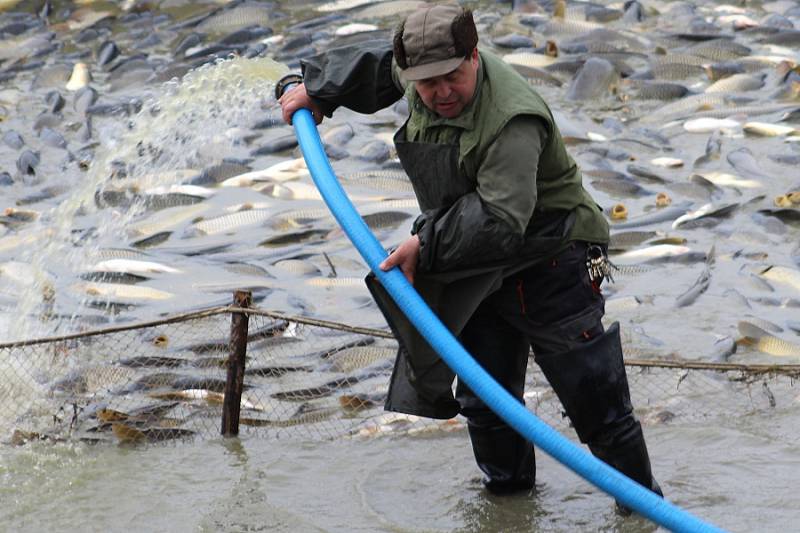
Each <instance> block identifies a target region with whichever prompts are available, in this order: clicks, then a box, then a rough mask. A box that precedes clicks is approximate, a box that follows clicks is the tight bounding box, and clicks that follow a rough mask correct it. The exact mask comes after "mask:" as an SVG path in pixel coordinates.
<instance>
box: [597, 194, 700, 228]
mask: <svg viewBox="0 0 800 533" xmlns="http://www.w3.org/2000/svg"><path fill="white" fill-rule="evenodd" d="M691 205H692V202H690V201H684V202H677V203H673V204H672V205H669V206H667V207H664V208H661V209H658V210H656V211H652V212H650V213H646V214H643V215H640V216H638V217H635V218H631V219H630V220H627V221H625V222H619V223H616V224H613V225H612V226H611V228H612V229H613V230H617V229H623V228H624V229H627V228H635V227H639V226H649V225H650V224H657V223H659V222H664V221H667V220H669V221H672V220H675V219H676V218H678V217H679V216H681V215H683V214H685V213H686V212H687V210H688V209H689V207H691Z"/></svg>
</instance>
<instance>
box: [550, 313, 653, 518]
mask: <svg viewBox="0 0 800 533" xmlns="http://www.w3.org/2000/svg"><path fill="white" fill-rule="evenodd" d="M536 362H537V363H538V364H539V366H540V367H541V369H542V371H543V372H544V375H545V377H547V380H548V381H549V382H550V384H551V385H552V386H553V389H554V390H555V392H556V395H558V398H559V400H561V404H562V405H563V406H564V410H565V411H566V412H567V415H568V416H569V418H570V420H571V421H572V425H573V427H574V428H575V432H576V433H577V434H578V437H579V438H580V440H581V442H583V443H586V444H588V445H589V449H590V450H591V451H592V453H593V454H594V455H595V456H596V457H598V458H599V459H601V460H602V461H604V462H606V463H607V464H609V465H610V466H612V467H614V468H616V469H617V470H619V471H620V472H622V473H623V474H625V475H626V476H628V477H630V478H631V479H633V480H634V481H637V482H638V483H640V484H641V485H643V486H645V487H649V488H650V489H651V490H652V491H653V492H655V493H657V494H658V495H660V496H663V494H661V488H660V487H659V486H658V483H656V482H655V480H654V479H653V476H652V473H651V470H650V457H649V455H648V453H647V446H646V445H645V441H644V435H643V434H642V426H641V425H640V424H639V422H638V421H637V420H636V418H635V417H634V416H633V406H632V405H631V399H630V390H629V389H628V378H627V375H626V373H625V364H624V361H623V358H622V344H621V342H620V336H619V324H618V323H617V322H615V323H613V324H612V325H611V326H610V327H609V328H608V330H607V331H606V332H605V333H603V334H602V335H599V336H598V337H595V338H594V339H591V340H589V341H587V342H585V343H582V344H581V345H580V346H578V347H576V348H574V349H572V350H569V351H567V352H563V353H558V354H551V355H547V356H544V357H537V358H536ZM617 505H618V509H619V510H620V512H621V513H622V514H630V510H629V509H626V508H625V507H624V506H622V505H620V504H619V502H617Z"/></svg>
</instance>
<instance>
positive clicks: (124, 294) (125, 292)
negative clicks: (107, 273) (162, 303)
mask: <svg viewBox="0 0 800 533" xmlns="http://www.w3.org/2000/svg"><path fill="white" fill-rule="evenodd" d="M73 288H74V289H75V290H78V291H80V292H84V293H86V294H88V295H89V296H100V297H102V298H109V299H110V298H113V299H121V300H168V299H170V298H172V297H173V296H174V294H172V293H170V292H167V291H162V290H159V289H154V288H152V287H144V286H137V285H116V284H113V283H83V284H77V285H73Z"/></svg>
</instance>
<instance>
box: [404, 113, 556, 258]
mask: <svg viewBox="0 0 800 533" xmlns="http://www.w3.org/2000/svg"><path fill="white" fill-rule="evenodd" d="M546 140H547V130H546V127H545V124H544V122H542V121H541V119H538V118H536V117H528V116H520V117H515V118H514V119H513V120H511V121H510V122H509V123H508V124H507V125H506V127H505V128H503V130H502V131H501V132H500V135H498V137H497V139H496V140H495V141H494V142H493V143H492V144H491V146H490V147H489V148H488V150H487V152H486V155H485V157H484V160H483V161H482V162H481V164H480V167H479V169H478V186H477V189H476V190H475V191H473V192H470V193H468V194H465V195H464V196H462V197H460V198H459V199H458V200H456V202H455V203H453V205H451V206H450V207H448V208H442V209H435V210H431V211H427V212H424V213H422V214H421V215H420V216H419V218H418V219H417V220H416V221H415V223H414V226H413V228H412V233H416V234H417V235H419V239H420V243H421V248H420V259H419V265H418V268H419V269H420V271H422V272H445V271H450V270H455V269H460V268H465V267H472V266H477V265H480V264H485V263H492V262H494V261H500V260H504V259H507V258H511V257H514V256H515V255H517V254H519V252H520V250H521V247H522V244H523V242H524V240H525V230H526V228H527V227H528V222H529V221H530V219H531V216H532V215H533V210H534V208H535V207H536V200H537V195H536V169H537V167H538V163H539V155H540V154H541V151H542V147H543V146H544V144H545V142H546Z"/></svg>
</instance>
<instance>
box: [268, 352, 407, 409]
mask: <svg viewBox="0 0 800 533" xmlns="http://www.w3.org/2000/svg"><path fill="white" fill-rule="evenodd" d="M393 366H394V359H393V358H392V359H388V360H386V361H382V362H379V363H378V364H376V365H374V366H372V367H370V368H368V369H366V370H364V371H363V372H360V373H358V374H353V375H349V376H343V377H340V378H336V379H333V380H331V381H328V382H325V383H323V384H322V385H317V386H314V387H308V388H304V389H295V390H290V391H280V392H274V393H272V394H270V397H272V398H275V399H276V400H283V401H305V400H315V399H318V398H325V397H327V396H330V395H332V394H334V393H335V392H336V391H338V390H341V389H343V388H346V387H350V386H351V385H355V384H356V383H360V382H362V381H366V380H368V379H371V378H374V377H378V376H382V375H386V373H387V372H388V371H389V370H391V368H392V367H393Z"/></svg>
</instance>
